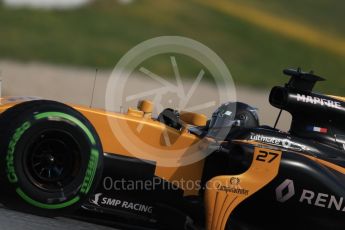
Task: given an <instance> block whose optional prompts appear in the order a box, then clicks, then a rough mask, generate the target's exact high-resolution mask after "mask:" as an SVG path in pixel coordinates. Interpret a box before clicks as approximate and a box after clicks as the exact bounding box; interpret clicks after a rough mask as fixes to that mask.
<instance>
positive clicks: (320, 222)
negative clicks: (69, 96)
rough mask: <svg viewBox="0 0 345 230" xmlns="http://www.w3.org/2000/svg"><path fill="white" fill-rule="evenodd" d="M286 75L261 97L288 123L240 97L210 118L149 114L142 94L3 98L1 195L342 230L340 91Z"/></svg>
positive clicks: (153, 218) (171, 217)
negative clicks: (116, 107)
mask: <svg viewBox="0 0 345 230" xmlns="http://www.w3.org/2000/svg"><path fill="white" fill-rule="evenodd" d="M284 73H285V74H287V75H289V76H290V77H291V79H290V81H289V82H288V83H287V84H285V86H283V87H281V86H276V87H274V88H273V89H272V91H271V94H270V98H269V101H270V103H271V104H272V105H273V106H275V107H276V108H279V109H281V110H285V111H288V112H289V113H291V115H292V117H293V120H292V125H291V128H290V131H289V132H282V131H280V130H277V129H276V128H273V127H269V126H260V125H259V118H258V114H257V112H256V109H255V108H253V107H251V106H249V105H247V104H244V103H240V102H229V103H226V104H223V105H221V106H220V107H219V108H218V109H217V110H216V111H215V112H214V114H213V115H212V118H211V119H209V120H208V119H207V117H206V116H205V115H202V114H196V113H191V112H179V111H175V110H174V109H170V108H168V109H165V110H164V111H162V112H161V114H159V116H158V118H152V109H153V108H152V107H153V104H152V103H151V102H150V101H146V100H144V101H141V102H140V103H139V105H138V108H129V109H128V112H127V113H126V114H123V113H115V112H106V111H103V110H98V109H92V108H88V107H81V106H69V105H65V104H62V103H59V102H54V101H48V100H37V99H35V98H18V97H5V98H2V99H1V106H0V112H1V115H0V164H1V165H0V185H1V189H0V202H1V203H3V204H4V205H5V206H7V207H8V208H12V209H16V210H20V211H25V212H32V213H35V214H38V215H47V216H61V215H64V216H65V215H68V216H73V217H78V218H85V219H87V218H93V219H96V220H106V221H111V220H114V221H116V222H120V223H123V225H121V226H122V228H126V229H128V228H133V227H134V226H137V227H138V228H139V227H140V228H139V229H174V230H176V229H208V230H223V229H226V230H248V229H250V230H259V229H262V230H264V229H265V230H267V229H268V230H269V229H318V230H322V229H332V230H337V229H339V230H340V229H344V228H345V218H343V216H344V212H345V200H344V199H345V122H344V118H345V99H344V98H341V97H335V96H326V95H321V94H316V93H313V92H312V90H313V87H314V85H315V83H316V82H318V81H321V80H323V79H322V78H321V77H318V76H316V75H314V74H313V73H306V72H302V71H301V70H300V69H298V70H293V69H286V70H284ZM278 118H279V117H278ZM166 137H168V138H169V141H168V143H167V141H166V140H165V139H166ZM186 162H187V163H186ZM169 163H171V164H169ZM107 223H108V222H107Z"/></svg>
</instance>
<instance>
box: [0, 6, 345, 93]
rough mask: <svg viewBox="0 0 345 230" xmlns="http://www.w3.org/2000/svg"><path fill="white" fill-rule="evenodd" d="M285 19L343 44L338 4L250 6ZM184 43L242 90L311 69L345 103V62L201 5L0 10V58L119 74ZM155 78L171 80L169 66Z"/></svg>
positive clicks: (185, 68)
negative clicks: (126, 61)
mask: <svg viewBox="0 0 345 230" xmlns="http://www.w3.org/2000/svg"><path fill="white" fill-rule="evenodd" d="M247 3H249V4H252V5H253V6H255V7H257V8H259V9H262V10H265V11H267V12H270V13H274V14H276V15H278V16H279V15H281V16H282V17H284V18H292V19H294V20H297V21H300V22H302V23H305V24H307V25H308V24H309V25H312V26H314V27H316V28H318V29H320V30H321V31H327V32H328V33H334V34H337V35H339V36H343V37H344V38H345V27H343V25H342V22H343V21H344V19H345V14H343V13H342V9H343V8H344V7H343V6H345V3H342V2H339V1H335V0H304V1H298V0H292V1H283V0H279V1H278V0H267V1H265V5H263V4H262V1H260V0H248V1H247ZM162 35H178V36H185V37H189V38H192V39H195V40H197V41H199V42H202V43H203V44H205V45H206V46H208V47H210V48H211V49H212V50H214V51H215V52H216V53H217V54H218V55H219V56H220V57H221V58H222V59H223V60H224V61H225V63H226V64H227V65H228V67H229V69H230V70H231V73H232V75H233V77H234V79H235V82H236V83H237V84H246V85H252V86H255V87H270V86H272V85H275V84H282V83H283V82H285V81H286V79H287V78H283V77H282V74H281V71H282V69H283V68H285V67H297V66H301V67H303V68H304V69H306V70H310V69H313V70H315V72H316V73H318V74H320V75H323V76H325V77H326V78H327V79H328V80H329V81H328V82H326V83H323V84H322V85H320V86H319V87H318V89H319V90H322V91H327V92H328V93H333V94H344V95H345V91H344V89H345V87H344V86H345V78H344V77H342V74H343V73H345V57H344V56H338V55H335V54H333V53H329V52H328V51H325V50H322V49H318V48H316V47H313V46H309V45H307V44H304V43H302V42H299V41H294V40H291V39H289V38H286V37H284V36H282V35H278V34H275V33H274V32H270V31H266V30H265V29H262V28H258V27H256V26H254V25H252V24H250V23H247V22H244V21H241V20H240V19H237V18H233V17H231V16H228V15H225V14H222V13H220V12H218V11H216V10H212V9H210V8H208V7H206V6H203V5H201V4H198V3H197V2H196V1H183V0H174V1H169V0H162V1H155V0H138V1H135V2H134V3H133V4H130V5H119V4H117V3H116V1H110V0H99V1H95V2H94V3H93V5H90V6H87V7H83V8H80V9H77V10H71V11H38V10H29V9H20V10H11V9H6V8H4V7H2V6H0V58H10V59H18V60H21V61H30V60H38V61H44V62H51V63H58V64H63V65H65V64H67V65H77V66H90V67H99V68H113V67H114V66H115V64H116V63H117V61H118V60H119V59H120V58H121V56H123V55H124V54H125V53H126V52H127V51H128V50H129V49H131V48H132V47H133V46H135V45H137V44H138V43H140V42H142V41H144V40H146V39H149V38H153V37H157V36H162ZM179 64H181V65H182V66H181V73H182V74H184V75H190V76H195V75H196V73H197V69H198V68H199V66H198V64H197V63H195V62H188V60H185V61H181V62H179ZM150 68H152V70H153V71H154V70H157V71H158V72H160V73H164V72H166V73H171V66H170V61H169V59H168V58H156V59H154V61H153V62H151V63H150Z"/></svg>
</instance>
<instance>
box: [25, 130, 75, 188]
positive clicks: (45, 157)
mask: <svg viewBox="0 0 345 230" xmlns="http://www.w3.org/2000/svg"><path fill="white" fill-rule="evenodd" d="M25 151H26V154H25V155H26V156H27V157H26V159H25V162H24V164H23V165H24V166H25V172H26V175H27V176H28V178H29V180H30V181H31V182H32V183H33V184H34V185H35V186H37V187H39V188H40V189H43V190H48V191H50V192H54V191H60V190H62V189H63V188H65V187H66V186H68V185H69V184H70V183H71V182H72V181H73V180H74V179H75V177H76V176H77V175H78V172H79V170H80V165H81V151H80V146H79V145H78V142H77V141H76V140H75V139H74V138H73V137H72V136H71V135H70V134H69V133H67V132H65V131H61V130H49V131H44V132H41V133H40V134H39V135H37V136H36V137H33V138H32V141H31V142H29V144H28V145H27V147H26V150H25Z"/></svg>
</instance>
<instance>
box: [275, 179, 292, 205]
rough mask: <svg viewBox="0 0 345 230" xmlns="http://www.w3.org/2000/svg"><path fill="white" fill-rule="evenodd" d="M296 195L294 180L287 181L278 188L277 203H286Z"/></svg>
mask: <svg viewBox="0 0 345 230" xmlns="http://www.w3.org/2000/svg"><path fill="white" fill-rule="evenodd" d="M294 195H295V186H294V183H293V181H292V180H289V179H286V180H285V181H284V182H283V183H282V184H281V185H279V186H278V187H277V188H276V198H277V201H279V202H281V203H284V202H286V201H288V200H289V199H290V198H291V197H293V196H294Z"/></svg>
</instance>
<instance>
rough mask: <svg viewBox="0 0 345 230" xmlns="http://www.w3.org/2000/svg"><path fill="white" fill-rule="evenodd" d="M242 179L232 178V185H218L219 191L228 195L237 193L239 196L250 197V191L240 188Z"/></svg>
mask: <svg viewBox="0 0 345 230" xmlns="http://www.w3.org/2000/svg"><path fill="white" fill-rule="evenodd" d="M240 182H241V180H240V178H238V177H231V178H230V185H218V186H217V189H218V191H222V192H226V193H235V194H239V195H244V196H248V194H249V190H247V189H243V188H242V187H241V186H240Z"/></svg>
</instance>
